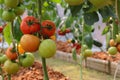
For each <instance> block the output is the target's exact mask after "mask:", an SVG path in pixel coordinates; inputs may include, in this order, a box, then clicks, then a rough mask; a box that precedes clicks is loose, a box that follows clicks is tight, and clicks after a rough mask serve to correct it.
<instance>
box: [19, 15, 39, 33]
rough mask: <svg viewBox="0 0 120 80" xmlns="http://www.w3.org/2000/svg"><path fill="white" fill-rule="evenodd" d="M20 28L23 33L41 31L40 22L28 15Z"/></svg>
mask: <svg viewBox="0 0 120 80" xmlns="http://www.w3.org/2000/svg"><path fill="white" fill-rule="evenodd" d="M20 29H21V31H22V33H23V34H32V33H35V32H38V31H40V24H39V21H38V20H37V19H36V18H35V17H33V16H27V17H25V18H24V19H23V20H22V22H21V24H20Z"/></svg>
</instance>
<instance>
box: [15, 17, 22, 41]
mask: <svg viewBox="0 0 120 80" xmlns="http://www.w3.org/2000/svg"><path fill="white" fill-rule="evenodd" d="M20 22H21V21H20V20H19V19H18V18H17V19H15V21H14V25H13V37H14V39H16V40H17V41H18V42H19V41H20V38H21V36H22V35H23V34H22V32H21V30H20Z"/></svg>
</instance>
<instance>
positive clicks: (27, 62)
mask: <svg viewBox="0 0 120 80" xmlns="http://www.w3.org/2000/svg"><path fill="white" fill-rule="evenodd" d="M24 55H25V56H24ZM34 61H35V58H34V55H33V54H32V53H29V52H26V53H25V54H23V56H21V57H20V63H21V65H22V66H23V67H30V66H32V65H33V63H34Z"/></svg>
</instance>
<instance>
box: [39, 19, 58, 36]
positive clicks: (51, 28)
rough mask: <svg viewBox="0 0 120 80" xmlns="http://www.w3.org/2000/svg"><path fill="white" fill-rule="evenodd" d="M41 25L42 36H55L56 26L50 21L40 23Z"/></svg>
mask: <svg viewBox="0 0 120 80" xmlns="http://www.w3.org/2000/svg"><path fill="white" fill-rule="evenodd" d="M41 25H42V30H41V32H40V33H41V34H42V35H43V36H47V37H50V36H52V35H54V34H55V31H56V25H55V23H54V22H53V21H51V20H45V21H43V22H42V23H41Z"/></svg>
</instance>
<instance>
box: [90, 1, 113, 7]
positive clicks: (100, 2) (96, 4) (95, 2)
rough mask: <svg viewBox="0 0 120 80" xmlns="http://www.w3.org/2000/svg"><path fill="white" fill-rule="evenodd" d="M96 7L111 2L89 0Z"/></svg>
mask: <svg viewBox="0 0 120 80" xmlns="http://www.w3.org/2000/svg"><path fill="white" fill-rule="evenodd" d="M89 1H90V2H91V3H92V4H93V5H94V6H95V7H96V8H98V9H99V8H103V7H104V6H108V5H109V4H112V1H111V0H89Z"/></svg>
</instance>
